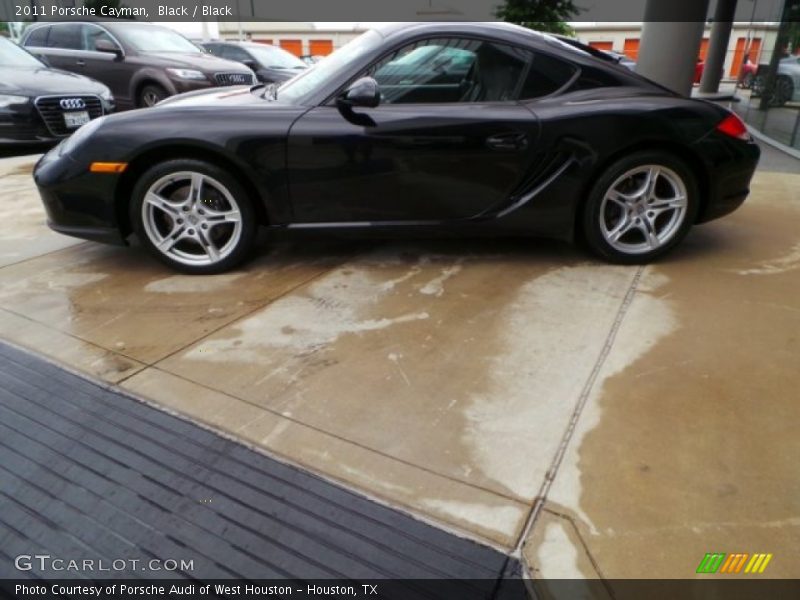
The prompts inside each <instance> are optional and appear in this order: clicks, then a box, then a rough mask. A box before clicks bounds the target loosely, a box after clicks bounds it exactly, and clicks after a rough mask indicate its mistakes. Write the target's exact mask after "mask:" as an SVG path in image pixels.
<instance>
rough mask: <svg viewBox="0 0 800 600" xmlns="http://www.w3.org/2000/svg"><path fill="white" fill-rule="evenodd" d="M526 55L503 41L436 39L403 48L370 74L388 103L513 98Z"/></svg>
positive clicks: (489, 100)
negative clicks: (502, 42) (497, 42)
mask: <svg viewBox="0 0 800 600" xmlns="http://www.w3.org/2000/svg"><path fill="white" fill-rule="evenodd" d="M530 58H531V53H530V52H528V51H526V50H521V49H518V48H514V47H512V46H506V45H504V44H495V43H491V42H484V41H481V40H471V39H464V38H436V39H429V40H423V41H419V42H415V43H413V44H409V45H408V46H405V47H403V48H401V49H400V50H398V51H397V52H394V53H392V54H391V55H390V56H389V57H387V58H385V59H383V60H382V61H381V62H379V63H378V64H376V65H373V67H372V68H370V69H369V70H368V74H369V75H371V76H372V77H374V78H375V79H376V80H377V82H378V84H379V85H380V87H381V93H382V94H383V102H385V103H388V104H401V103H406V104H407V103H445V102H446V103H453V102H499V101H512V100H515V99H516V98H517V88H518V86H519V82H520V77H521V76H522V74H523V73H524V71H525V68H526V65H527V63H528V62H529V61H530Z"/></svg>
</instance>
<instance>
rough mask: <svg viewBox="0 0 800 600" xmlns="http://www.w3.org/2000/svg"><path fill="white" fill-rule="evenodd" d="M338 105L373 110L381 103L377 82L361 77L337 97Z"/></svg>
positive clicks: (370, 78)
mask: <svg viewBox="0 0 800 600" xmlns="http://www.w3.org/2000/svg"><path fill="white" fill-rule="evenodd" d="M339 103H340V104H344V105H345V106H352V107H357V106H360V107H364V108H375V107H376V106H378V105H379V104H380V103H381V90H380V87H379V86H378V82H377V81H375V80H374V79H373V78H372V77H362V78H361V79H358V80H356V81H354V82H353V83H352V84H351V85H350V87H349V88H347V90H346V91H345V93H344V94H342V95H341V96H340V97H339Z"/></svg>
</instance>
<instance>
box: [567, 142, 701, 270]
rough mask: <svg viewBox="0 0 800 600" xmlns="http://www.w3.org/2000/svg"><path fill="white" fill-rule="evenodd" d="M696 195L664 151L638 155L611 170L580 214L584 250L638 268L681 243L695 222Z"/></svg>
mask: <svg viewBox="0 0 800 600" xmlns="http://www.w3.org/2000/svg"><path fill="white" fill-rule="evenodd" d="M698 200H699V199H698V190H697V184H696V182H695V178H694V176H693V174H692V172H691V170H690V169H689V168H688V167H687V166H686V165H685V164H684V163H683V161H681V160H679V159H678V158H676V157H674V156H672V155H670V154H667V153H664V152H643V153H637V154H634V155H631V156H628V157H625V158H623V159H621V160H619V161H617V162H616V163H614V164H613V165H611V166H610V167H609V168H608V169H606V171H605V172H604V173H603V174H602V175H601V176H600V177H599V178H598V180H597V181H596V182H595V184H594V186H593V187H592V190H591V192H590V194H589V198H588V200H587V202H586V205H585V206H584V211H583V219H582V225H583V233H584V238H585V239H586V241H587V243H588V245H589V247H590V249H591V250H592V251H593V252H595V253H596V254H598V255H599V256H601V257H603V258H605V259H606V260H609V261H612V262H616V263H622V264H641V263H647V262H649V261H651V260H653V259H656V258H658V257H660V256H662V255H664V254H665V253H667V252H668V251H669V250H671V249H672V248H673V247H674V246H675V245H676V244H677V243H678V242H680V241H681V239H683V237H684V236H685V235H686V233H687V232H688V231H689V229H690V228H691V226H692V224H693V223H694V221H695V217H696V215H697V210H698Z"/></svg>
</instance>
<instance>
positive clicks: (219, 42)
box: [201, 40, 283, 50]
mask: <svg viewBox="0 0 800 600" xmlns="http://www.w3.org/2000/svg"><path fill="white" fill-rule="evenodd" d="M201 44H202V45H203V46H206V45H211V44H215V45H217V46H222V45H227V46H238V47H240V48H272V49H275V50H283V48H280V47H279V46H276V45H275V44H265V43H263V42H239V41H237V40H210V41H208V42H201Z"/></svg>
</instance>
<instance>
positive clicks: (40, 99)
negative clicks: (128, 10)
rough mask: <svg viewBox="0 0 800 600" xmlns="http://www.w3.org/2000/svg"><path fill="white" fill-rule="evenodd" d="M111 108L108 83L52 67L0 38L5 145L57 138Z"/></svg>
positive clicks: (0, 136) (0, 131) (0, 123)
mask: <svg viewBox="0 0 800 600" xmlns="http://www.w3.org/2000/svg"><path fill="white" fill-rule="evenodd" d="M112 110H114V97H113V96H112V95H111V91H110V90H109V89H108V88H107V87H106V86H104V85H103V84H101V83H98V82H97V81H93V80H91V79H88V78H87V77H81V76H80V75H74V74H72V73H66V72H64V71H57V70H55V69H51V68H49V67H48V66H47V65H45V64H44V63H42V62H41V61H39V60H38V59H36V58H34V57H33V56H32V55H30V54H28V53H27V52H26V51H25V50H23V49H22V48H20V47H19V46H17V45H16V44H15V43H14V42H12V41H10V40H8V39H7V38H4V37H2V36H0V144H30V143H39V142H53V141H57V140H60V139H61V138H63V137H65V136H68V135H69V134H70V133H72V132H73V131H76V130H77V129H78V128H79V127H80V126H81V125H83V124H85V123H88V122H89V121H91V120H92V119H96V118H98V117H101V116H102V115H104V114H107V113H109V112H111V111H112Z"/></svg>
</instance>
